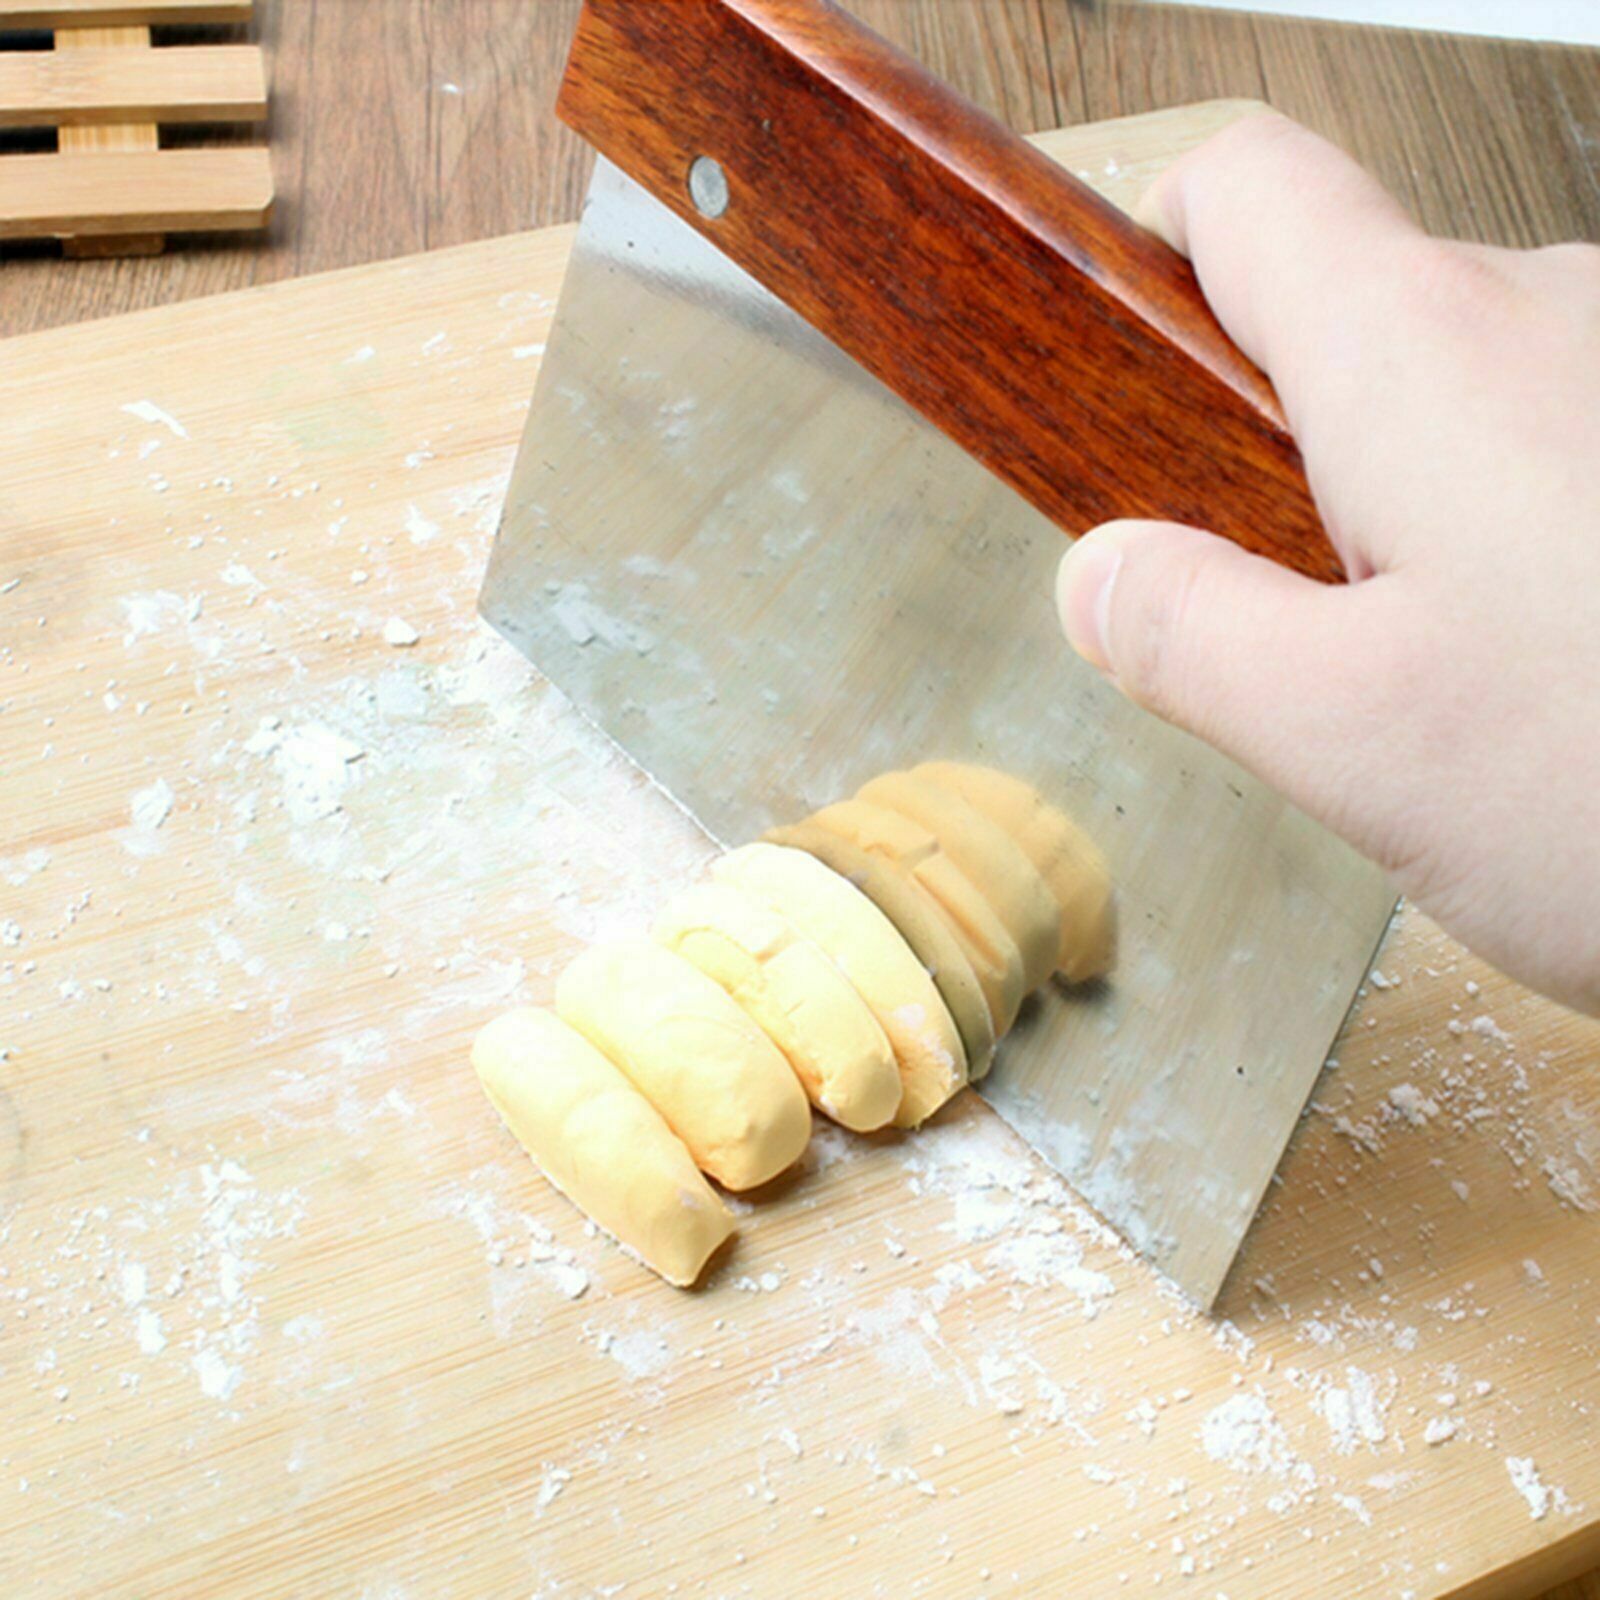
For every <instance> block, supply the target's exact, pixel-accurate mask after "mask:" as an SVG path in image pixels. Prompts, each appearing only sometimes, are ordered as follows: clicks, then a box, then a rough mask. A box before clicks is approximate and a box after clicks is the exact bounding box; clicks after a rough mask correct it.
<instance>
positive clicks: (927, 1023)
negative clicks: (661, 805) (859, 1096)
mask: <svg viewBox="0 0 1600 1600" xmlns="http://www.w3.org/2000/svg"><path fill="white" fill-rule="evenodd" d="M711 873H712V876H713V878H715V879H716V881H717V882H719V883H727V884H732V885H733V886H734V887H735V888H738V889H742V890H743V891H744V892H745V893H746V894H748V895H750V896H752V897H753V898H754V899H756V900H758V901H760V902H761V903H762V904H763V905H765V906H768V907H770V908H771V909H772V910H774V911H776V912H777V913H778V914H779V915H780V916H781V917H783V919H784V920H785V921H786V922H788V923H789V925H790V926H791V927H793V928H794V929H795V931H796V932H797V933H800V934H802V935H804V936H805V937H806V938H808V939H810V940H811V941H812V942H813V943H814V944H816V945H819V946H820V947H821V948H822V950H823V951H824V952H825V953H826V954H827V955H828V956H829V957H831V958H832V960H833V961H834V963H835V964H836V965H837V966H838V968H839V970H840V971H841V972H843V973H844V975H845V977H847V978H848V979H849V980H850V983H851V986H852V987H853V988H854V989H855V991H856V992H857V993H858V994H859V995H860V996H861V998H862V999H863V1000H865V1001H866V1003H867V1008H868V1010H870V1011H871V1012H872V1014H873V1016H874V1017H875V1018H876V1019H877V1021H878V1025H879V1026H880V1027H881V1028H882V1029H883V1031H884V1033H885V1035H886V1036H887V1037H888V1040H889V1043H890V1045H891V1046H892V1047H893V1049H894V1054H895V1061H896V1063H897V1065H898V1067H899V1070H900V1082H901V1089H902V1097H901V1101H900V1109H899V1110H898V1111H897V1112H896V1113H895V1118H894V1121H895V1126H896V1127H900V1128H914V1127H916V1126H918V1125H919V1124H920V1123H922V1122H925V1121H926V1120H927V1119H928V1118H929V1117H930V1116H932V1115H933V1113H934V1112H935V1111H937V1110H938V1109H939V1107H940V1106H942V1105H943V1104H944V1103H945V1101H946V1100H948V1099H949V1098H950V1096H951V1095H953V1094H954V1093H955V1092H956V1090H957V1089H959V1088H960V1087H961V1086H962V1084H963V1083H965V1082H966V1076H967V1072H966V1057H965V1054H964V1053H963V1048H962V1043H961V1036H960V1034H958V1033H957V1032H956V1027H955V1023H954V1021H953V1020H952V1019H951V1016H950V1011H949V1008H948V1007H947V1006H946V1005H945V1003H944V1001H943V999H941V998H940V994H939V991H938V989H937V988H936V987H935V986H934V982H933V979H932V978H931V977H929V975H928V972H927V969H926V968H925V967H923V965H922V964H921V963H920V962H919V961H918V960H917V958H916V956H914V955H913V954H912V953H911V947H910V946H909V945H908V944H907V943H906V941H905V940H904V939H903V938H902V937H901V936H900V934H899V933H898V932H897V931H896V929H895V926H894V924H893V923H892V922H890V921H889V919H888V918H887V917H885V916H884V914H883V913H882V912H881V911H879V910H878V908H877V907H876V906H875V905H874V904H873V903H872V901H870V900H869V899H868V898H867V897H866V896H865V895H864V894H863V893H862V892H861V891H860V890H859V889H857V888H856V887H855V886H854V885H853V884H851V883H849V882H847V881H846V880H845V879H843V878H841V877H840V876H839V875H838V874H837V873H836V872H833V871H831V870H830V869H829V868H827V867H825V866H824V865H823V864H822V863H821V862H820V861H818V860H817V859H816V858H815V857H814V856H812V855H809V854H808V853H806V852H805V851H803V850H792V849H785V848H783V847H781V846H779V845H775V844H751V845H746V846H745V847H744V848H743V849H741V850H735V851H733V852H732V853H731V854H729V855H726V856H723V857H722V858H721V859H720V860H718V861H717V862H716V863H715V864H714V865H713V867H712V869H711Z"/></svg>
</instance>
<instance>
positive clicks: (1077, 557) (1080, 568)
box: [1056, 533, 1122, 673]
mask: <svg viewBox="0 0 1600 1600" xmlns="http://www.w3.org/2000/svg"><path fill="white" fill-rule="evenodd" d="M1121 570H1122V550H1121V548H1120V547H1119V545H1118V543H1117V542H1116V541H1114V540H1112V539H1108V538H1104V537H1102V536H1101V535H1099V534H1097V533H1088V534H1085V535H1084V536H1083V538H1081V539H1080V540H1078V542H1077V543H1076V544H1075V545H1073V547H1072V548H1071V549H1070V550H1068V551H1067V553H1066V554H1065V555H1064V556H1063V557H1062V558H1061V565H1060V567H1059V568H1057V570H1056V610H1057V611H1058V612H1060V614H1061V628H1062V631H1063V632H1064V633H1065V634H1066V636H1067V643H1068V644H1070V645H1071V646H1072V648H1073V649H1074V650H1076V651H1077V652H1078V654H1079V655H1080V656H1082V657H1083V659H1084V660H1085V661H1087V662H1088V663H1089V664H1090V665H1091V666H1094V667H1098V668H1099V669H1100V671H1101V672H1105V673H1109V672H1111V670H1112V667H1111V651H1110V649H1109V645H1108V640H1109V637H1110V623H1111V591H1112V588H1113V586H1114V585H1115V583H1116V581H1117V574H1118V573H1119V572H1120V571H1121Z"/></svg>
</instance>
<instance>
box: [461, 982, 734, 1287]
mask: <svg viewBox="0 0 1600 1600" xmlns="http://www.w3.org/2000/svg"><path fill="white" fill-rule="evenodd" d="M472 1065H473V1067H474V1068H475V1069H476V1071H477V1074H478V1079H479V1081H480V1082H481V1083H482V1084H483V1088H484V1092H485V1093H486V1094H487V1095H488V1096H489V1098H490V1100H491V1101H493V1102H494V1107H495V1110H497V1111H498V1112H499V1113H500V1115H501V1117H502V1118H503V1119H504V1120H505V1124H506V1126H507V1127H508V1128H510V1130H511V1131H512V1133H513V1134H515V1135H516V1137H517V1141H518V1143H520V1144H521V1146H522V1148H523V1149H524V1150H526V1151H527V1152H528V1154H529V1155H530V1156H532V1157H533V1159H534V1161H535V1162H536V1163H537V1164H538V1166H539V1168H540V1170H541V1171H543V1173H544V1175H545V1176H546V1177H547V1178H548V1179H549V1180H550V1182H551V1183H552V1184H554V1185H555V1187H556V1188H557V1189H559V1190H560V1191H561V1193H562V1194H564V1195H565V1196H566V1197H567V1198H568V1199H569V1200H571V1201H572V1202H573V1204H574V1205H576V1206H577V1207H578V1208H579V1209H580V1210H582V1211H584V1212H586V1213H587V1214H588V1215H589V1216H590V1217H592V1218H593V1219H594V1220H595V1221H596V1222H597V1223H598V1224H599V1225H600V1226H601V1227H602V1228H604V1229H605V1231H606V1232H607V1233H609V1234H610V1235H611V1236H612V1238H614V1239H616V1240H618V1241H619V1242H620V1243H621V1244H623V1245H625V1246H627V1247H628V1248H629V1249H630V1250H633V1251H636V1252H637V1253H638V1255H639V1257H640V1258H641V1259H642V1260H643V1261H644V1263H645V1265H646V1266H648V1267H650V1268H652V1269H653V1270H654V1271H656V1272H658V1273H660V1274H661V1276H662V1277H663V1278H665V1279H666V1280H667V1282H668V1283H675V1284H677V1285H679V1286H680V1287H687V1286H688V1285H689V1284H692V1283H693V1282H694V1281H695V1280H696V1279H697V1278H698V1277H699V1276H700V1274H701V1272H702V1271H703V1270H704V1268H705V1264H706V1262H707V1261H708V1260H710V1258H711V1256H712V1255H713V1254H715V1252H716V1251H717V1249H718V1248H719V1247H720V1246H721V1245H722V1243H723V1241H724V1240H726V1239H727V1238H729V1237H730V1236H731V1235H732V1233H733V1218H732V1217H730V1216H729V1215H728V1211H727V1208H726V1207H725V1206H724V1205H723V1203H722V1202H721V1200H719V1199H718V1198H717V1196H716V1194H715V1193H713V1191H712V1189H711V1186H710V1185H709V1184H708V1183H707V1182H706V1180H705V1179H704V1178H702V1177H701V1176H700V1174H699V1172H698V1171H697V1170H696V1168H695V1164H694V1162H693V1161H692V1160H691V1159H690V1157H689V1152H688V1151H687V1150H686V1149H685V1148H684V1145H683V1141H682V1140H680V1139H679V1138H678V1136H677V1135H676V1134H675V1133H674V1132H673V1131H672V1129H671V1128H669V1127H668V1126H667V1124H666V1123H665V1122H664V1121H663V1120H662V1119H661V1116H660V1114H659V1113H658V1112H657V1111H656V1110H655V1108H654V1107H653V1106H652V1105H651V1104H650V1102H649V1101H648V1100H646V1099H645V1097H644V1096H643V1095H642V1094H640V1093H639V1091H638V1090H637V1089H636V1088H634V1086H633V1085H632V1084H631V1083H630V1082H629V1081H628V1079H627V1078H625V1077H624V1076H623V1075H622V1073H620V1072H619V1071H618V1070H617V1069H616V1067H614V1066H613V1065H612V1064H611V1062H609V1061H608V1060H606V1058H605V1057H604V1056H603V1055H601V1054H600V1052H599V1051H598V1050H596V1049H595V1047H594V1046H593V1045H592V1044H590V1043H589V1041H588V1040H587V1039H585V1038H584V1037H583V1036H582V1035H581V1034H578V1033H575V1032H574V1031H573V1030H572V1029H571V1028H569V1027H568V1026H567V1025H566V1023H564V1022H563V1021H561V1019H560V1018H559V1017H557V1016H555V1015H554V1014H553V1013H551V1012H549V1011H539V1010H533V1009H531V1008H530V1009H525V1010H521V1011H511V1012H507V1013H506V1015H505V1016H503V1017H497V1018H496V1019H495V1020H494V1021H493V1022H491V1023H489V1024H488V1025H487V1026H486V1027H485V1028H483V1029H482V1030H481V1031H480V1032H479V1034H478V1037H477V1038H476V1040H474V1042H473V1046H472Z"/></svg>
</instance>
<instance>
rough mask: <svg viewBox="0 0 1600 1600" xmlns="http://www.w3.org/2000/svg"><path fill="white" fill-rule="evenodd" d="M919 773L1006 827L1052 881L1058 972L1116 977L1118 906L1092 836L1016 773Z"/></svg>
mask: <svg viewBox="0 0 1600 1600" xmlns="http://www.w3.org/2000/svg"><path fill="white" fill-rule="evenodd" d="M916 773H917V775H918V776H919V777H925V778H929V779H931V780H932V781H933V782H934V783H936V784H938V785H939V787H940V788H942V789H945V790H947V791H948V792H949V793H951V794H955V795H959V796H960V797H961V798H962V799H963V800H965V801H966V802H967V803H968V804H969V805H970V806H972V807H973V808H974V809H975V810H977V811H981V812H982V813H983V814H984V816H986V817H988V818H989V820H990V821H991V822H994V823H996V824H997V825H998V826H999V827H1001V828H1003V829H1004V830H1005V831H1006V833H1008V834H1009V835H1010V836H1011V837H1012V838H1013V839H1014V840H1015V841H1016V842H1017V844H1018V845H1019V846H1020V847H1021V848H1022V850H1023V852H1024V854H1026V855H1027V857H1028V859H1029V860H1030V861H1032V863H1033V864H1034V866H1035V868H1037V869H1038V872H1039V875H1040V876H1041V877H1042V878H1043V879H1044V880H1045V882H1046V883H1047V884H1049V886H1050V891H1051V893H1052V894H1053V896H1054V897H1055V900H1056V903H1057V906H1058V907H1059V910H1058V913H1057V914H1058V918H1059V924H1060V932H1059V936H1058V945H1057V950H1056V954H1055V957H1054V965H1055V969H1056V971H1058V972H1059V973H1060V974H1061V975H1062V977H1064V978H1066V979H1068V980H1069V981H1070V982H1073V983H1082V982H1085V981H1086V980H1088V979H1090V978H1098V977H1101V976H1102V975H1103V974H1105V973H1107V972H1109V971H1110V970H1111V964H1112V961H1113V960H1114V959H1115V954H1116V943H1117V925H1116V906H1115V903H1114V901H1113V899H1112V893H1111V874H1110V873H1109V872H1108V871H1107V870H1106V864H1105V858H1104V857H1103V856H1102V855H1101V854H1100V852H1099V851H1098V850H1097V849H1096V848H1095V846H1094V844H1093V843H1092V842H1091V840H1090V839H1089V837H1088V835H1087V834H1085V833H1084V831H1083V830H1082V829H1081V828H1080V827H1079V826H1078V825H1077V824H1076V823H1075V822H1074V821H1073V820H1072V819H1071V818H1070V817H1068V816H1067V815H1066V814H1065V813H1064V812H1062V811H1058V810H1057V809H1056V808H1055V807H1054V806H1052V805H1050V804H1049V803H1048V802H1046V801H1045V799H1044V798H1043V796H1042V795H1040V793H1039V791H1038V790H1037V789H1035V788H1034V787H1033V785H1032V784H1029V783H1024V782H1023V780H1022V779H1021V778H1014V777H1012V776H1011V774H1010V773H1008V772H997V771H995V769H994V768H992V767H977V766H968V765H966V764H965V763H964V762H959V761H928V762H924V763H923V764H922V765H921V766H919V767H918V768H917V769H916Z"/></svg>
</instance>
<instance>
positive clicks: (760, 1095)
mask: <svg viewBox="0 0 1600 1600" xmlns="http://www.w3.org/2000/svg"><path fill="white" fill-rule="evenodd" d="M556 1010H557V1011H558V1012H559V1013H560V1014H561V1019H562V1021H563V1022H567V1023H570V1024H571V1025H572V1026H573V1027H574V1028H576V1029H577V1030H578V1032H579V1033H581V1034H583V1035H584V1037H585V1038H587V1039H588V1040H589V1042H590V1043H591V1044H593V1045H594V1046H595V1047H596V1048H597V1049H599V1050H600V1051H602V1052H603V1053H604V1054H605V1055H607V1056H609V1057H610V1058H611V1059H612V1060H613V1061H614V1062H616V1064H617V1066H618V1067H620V1068H621V1069H622V1071H623V1072H625V1073H626V1074H627V1075H628V1077H629V1078H631V1079H632V1080H633V1083H634V1086H635V1087H636V1088H637V1089H638V1090H639V1091H640V1092H641V1093H642V1094H643V1095H644V1096H645V1098H646V1099H647V1100H649V1101H650V1103H651V1104H652V1105H653V1106H654V1107H655V1108H656V1110H657V1111H659V1112H660V1113H661V1115H662V1117H663V1118H665V1119H666V1122H667V1125H668V1126H669V1127H670V1128H671V1129H672V1131H673V1132H674V1133H676V1134H677V1136H678V1137H679V1138H680V1139H682V1140H683V1142H684V1143H685V1144H686V1145H687V1146H688V1147H689V1154H690V1155H692V1156H693V1157H694V1159H695V1164H696V1165H697V1166H699V1167H700V1169H701V1170H702V1171H704V1172H709V1173H710V1174H711V1176H712V1177H713V1178H715V1179H716V1180H717V1181H718V1182H719V1183H721V1184H723V1185H724V1186H725V1187H727V1188H729V1189H753V1188H754V1187H755V1186H756V1185H757V1184H761V1183H765V1182H766V1181H767V1180H768V1179H769V1178H775V1177H777V1175H778V1174H779V1173H780V1172H782V1171H783V1170H784V1168H785V1167H788V1166H792V1165H793V1164H794V1162H796V1161H798V1160H799V1158H800V1154H801V1152H802V1151H803V1150H804V1149H805V1147H806V1140H807V1139H808V1138H809V1137H810V1134H811V1110H810V1107H809V1106H807V1104H806V1097H805V1092H804V1091H803V1090H802V1089H801V1087H800V1084H799V1081H798V1080H797V1079H796V1077H795V1075H794V1073H793V1072H792V1071H791V1070H790V1068H789V1063H788V1062H787V1061H785V1060H784V1058H783V1057H782V1055H780V1054H779V1052H778V1047H777V1046H776V1045H775V1044H774V1043H773V1042H772V1041H771V1040H770V1039H769V1038H768V1037H767V1036H766V1034H764V1033H763V1032H762V1031H761V1029H760V1028H758V1027H757V1026H756V1025H755V1023H754V1022H752V1021H751V1020H750V1018H749V1017H747V1016H746V1015H745V1014H744V1012H743V1011H742V1010H741V1009H740V1007H739V1005H738V1004H737V1002H735V1001H734V1000H733V999H731V998H730V997H729V996H728V994H727V993H726V992H725V991H724V990H722V989H720V988H718V986H717V985H716V984H715V983H713V982H712V981H711V979H710V978H708V977H707V976H706V975H705V974H704V973H703V972H701V971H700V969H699V968H698V967H694V966H691V965H690V964H689V963H688V962H687V961H685V960H684V959H683V957H682V956H678V955H674V954H673V953H672V952H671V951H670V950H663V949H662V948H661V946H660V945H658V944H654V943H652V942H651V941H650V940H649V939H622V940H618V941H616V942H615V943H613V944H602V945H595V946H594V947H593V948H591V949H588V950H585V951H584V952H583V954H582V955H580V956H579V957H578V958H577V960H576V961H574V962H573V963H572V965H571V966H570V967H568V968H567V970H566V971H565V972H563V973H562V974H561V976H560V978H559V979H558V980H557V981H556Z"/></svg>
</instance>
